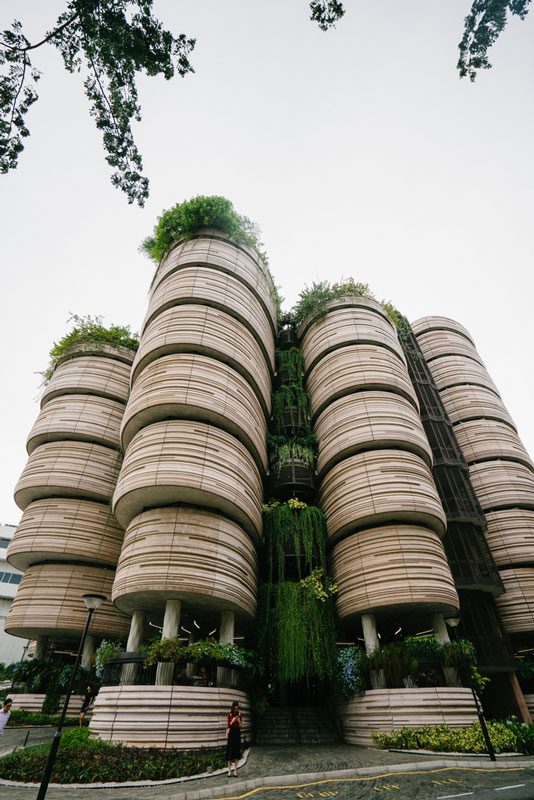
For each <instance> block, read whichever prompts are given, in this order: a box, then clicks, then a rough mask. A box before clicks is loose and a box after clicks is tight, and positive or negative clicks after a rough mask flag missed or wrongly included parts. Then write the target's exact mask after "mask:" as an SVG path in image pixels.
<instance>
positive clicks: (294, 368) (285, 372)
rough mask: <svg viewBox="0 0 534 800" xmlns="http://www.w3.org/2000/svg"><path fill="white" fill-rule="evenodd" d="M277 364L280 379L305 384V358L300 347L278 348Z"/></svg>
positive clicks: (299, 384) (290, 382) (298, 384)
mask: <svg viewBox="0 0 534 800" xmlns="http://www.w3.org/2000/svg"><path fill="white" fill-rule="evenodd" d="M276 364H277V373H278V380H279V381H280V380H282V382H283V383H289V384H294V385H295V386H300V387H303V386H304V359H303V357H302V353H301V352H300V349H299V348H298V347H289V348H288V349H287V350H277V351H276Z"/></svg>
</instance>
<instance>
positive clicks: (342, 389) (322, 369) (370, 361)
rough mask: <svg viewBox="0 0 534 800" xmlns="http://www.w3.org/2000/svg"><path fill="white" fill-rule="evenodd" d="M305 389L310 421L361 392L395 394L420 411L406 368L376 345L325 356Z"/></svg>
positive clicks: (349, 348)
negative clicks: (338, 402)
mask: <svg viewBox="0 0 534 800" xmlns="http://www.w3.org/2000/svg"><path fill="white" fill-rule="evenodd" d="M306 386H307V389H308V394H309V395H310V403H311V414H312V417H313V418H316V417H317V415H318V414H320V413H321V412H322V411H324V409H325V408H326V407H327V405H328V404H329V403H331V402H332V401H334V400H338V399H339V398H340V397H345V396H346V395H349V394H354V393H356V392H360V391H362V389H368V390H370V391H385V392H394V393H395V394H397V395H399V396H401V397H405V398H406V399H407V400H409V402H410V403H411V404H412V405H413V407H414V408H415V409H416V410H417V411H418V410H419V403H418V400H417V395H416V393H415V389H414V388H413V384H412V382H411V381H410V378H409V376H408V370H407V368H406V365H405V364H404V363H403V362H402V361H401V360H400V359H399V358H398V357H397V356H396V355H394V354H393V353H392V352H391V351H390V350H387V349H386V348H385V347H379V346H377V345H366V344H357V345H349V346H348V347H342V348H341V349H340V350H334V351H333V352H332V353H328V354H327V355H326V356H324V358H323V359H321V361H319V363H318V364H317V365H316V366H315V367H314V368H313V369H312V370H311V371H310V372H309V374H308V377H307V381H306Z"/></svg>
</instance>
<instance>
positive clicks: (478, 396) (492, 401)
mask: <svg viewBox="0 0 534 800" xmlns="http://www.w3.org/2000/svg"><path fill="white" fill-rule="evenodd" d="M440 396H441V399H442V401H443V405H444V406H445V409H446V411H447V414H448V415H449V419H450V421H451V422H452V423H453V425H454V424H456V423H457V422H468V421H469V420H471V419H480V418H482V417H483V418H485V419H496V420H499V422H504V423H505V424H508V425H509V426H510V427H511V428H513V429H514V430H515V424H514V421H513V419H512V417H511V416H510V414H509V413H508V409H507V408H506V406H505V405H504V403H503V402H502V400H501V398H500V397H497V395H495V394H494V393H493V392H492V391H490V390H489V389H486V388H484V387H483V386H451V388H450V389H443V390H442V391H441V392H440Z"/></svg>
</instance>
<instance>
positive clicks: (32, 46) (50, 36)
mask: <svg viewBox="0 0 534 800" xmlns="http://www.w3.org/2000/svg"><path fill="white" fill-rule="evenodd" d="M79 16H80V12H79V11H77V12H76V14H73V15H72V17H69V19H67V20H65V22H64V23H63V24H62V25H60V26H59V28H56V29H55V30H54V31H51V33H49V34H47V36H45V38H44V39H42V40H41V41H40V42H37V44H29V45H28V47H13V46H12V45H10V44H7V43H6V42H0V46H2V47H5V48H7V49H8V50H15V51H16V52H17V53H27V52H28V50H36V49H37V48H38V47H41V45H43V44H46V43H47V42H49V41H50V39H53V38H54V36H57V35H58V33H61V31H62V30H64V29H65V28H67V27H68V26H69V25H70V24H71V22H74V20H75V19H76V18H77V17H79Z"/></svg>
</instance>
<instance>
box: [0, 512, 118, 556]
mask: <svg viewBox="0 0 534 800" xmlns="http://www.w3.org/2000/svg"><path fill="white" fill-rule="evenodd" d="M123 536H124V531H123V529H122V528H121V527H119V525H118V523H117V521H116V519H115V517H114V516H113V514H112V513H111V509H110V507H109V505H108V504H104V503H93V502H91V501H89V500H72V499H68V498H50V499H47V500H36V501H35V502H33V503H30V505H29V506H27V508H26V511H25V512H24V514H23V515H22V519H21V521H20V524H19V526H18V528H17V530H16V532H15V536H14V537H13V539H12V541H11V544H10V545H9V547H8V550H7V559H8V561H9V563H10V564H12V565H13V566H14V567H16V568H17V569H20V570H22V571H24V570H26V569H28V567H30V566H31V565H32V564H36V563H39V562H44V561H83V562H88V563H91V564H103V565H110V566H114V565H115V564H116V563H117V560H118V558H119V555H120V552H121V546H122V539H123Z"/></svg>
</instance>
